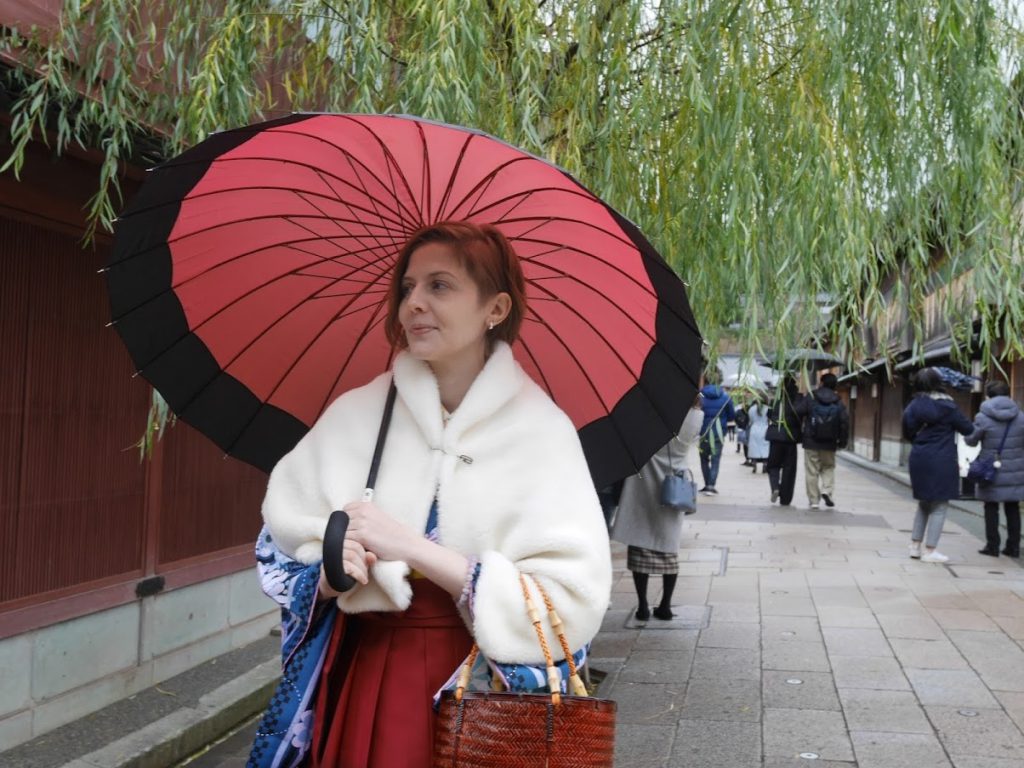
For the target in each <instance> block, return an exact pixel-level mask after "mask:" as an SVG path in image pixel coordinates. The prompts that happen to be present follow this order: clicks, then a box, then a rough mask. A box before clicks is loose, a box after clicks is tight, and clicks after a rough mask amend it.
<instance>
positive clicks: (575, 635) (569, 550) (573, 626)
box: [473, 419, 611, 664]
mask: <svg viewBox="0 0 1024 768" xmlns="http://www.w3.org/2000/svg"><path fill="white" fill-rule="evenodd" d="M564 426H565V428H564V429H561V430H556V431H554V432H555V433H554V434H553V435H551V436H550V437H551V438H553V439H550V440H549V439H548V437H549V436H545V440H544V442H545V443H546V444H547V445H548V446H549V447H550V448H551V450H549V451H546V452H545V453H544V454H543V455H538V456H537V457H536V459H535V460H534V461H535V463H536V464H537V465H539V466H537V467H534V468H531V472H530V478H531V480H530V481H529V482H530V483H531V486H530V491H529V493H528V494H526V496H525V500H526V501H525V504H524V507H523V508H522V509H521V510H520V515H518V516H517V518H516V520H514V521H503V522H501V523H498V524H504V525H507V530H506V532H505V534H504V535H503V536H502V537H501V540H500V543H499V545H498V546H496V547H494V548H493V549H491V550H489V551H485V552H482V553H480V554H479V563H480V574H479V578H478V579H477V582H476V588H475V590H474V592H475V593H474V598H473V604H474V611H473V614H474V615H473V635H474V637H475V638H476V641H477V643H478V645H479V646H480V650H481V651H482V652H483V653H484V655H486V656H487V657H488V658H490V659H492V660H493V661H496V662H503V663H517V664H537V663H542V662H543V654H542V653H541V650H540V645H539V642H538V639H537V635H536V633H535V631H534V628H533V625H532V624H531V623H530V620H529V618H528V616H527V612H526V605H525V601H524V598H523V592H522V587H521V584H520V580H519V574H520V573H525V574H529V575H531V576H533V578H534V579H536V580H537V582H539V583H540V584H542V586H543V587H544V589H545V590H546V591H547V592H548V594H549V595H550V597H551V600H552V602H553V603H554V606H555V608H556V610H557V612H558V614H559V616H560V617H561V619H562V621H563V623H564V625H565V632H566V637H567V639H568V642H569V646H570V648H581V647H583V646H584V645H586V644H587V643H588V642H589V641H590V640H591V639H592V638H593V637H594V635H596V634H597V631H598V629H599V628H600V626H601V620H602V618H603V616H604V613H605V611H606V610H607V608H608V599H609V596H610V593H611V557H610V552H609V544H608V534H607V531H606V529H605V525H604V517H603V515H602V513H601V507H600V503H599V502H598V499H597V494H596V492H595V490H594V486H593V481H592V480H591V477H590V472H589V470H588V468H587V464H586V461H585V460H584V457H583V451H582V448H581V447H580V444H579V438H578V437H577V436H576V432H575V430H574V429H573V428H572V425H571V423H570V422H569V421H568V419H565V425H564ZM537 442H538V444H539V443H540V442H541V441H540V440H538V441H537ZM529 581H530V580H527V582H528V588H529V589H530V591H531V592H532V593H533V601H534V604H535V605H536V606H538V608H539V609H540V610H541V613H542V614H543V615H544V616H546V614H547V612H546V611H545V610H544V608H543V606H544V603H543V600H542V598H541V597H540V595H539V594H537V592H536V590H535V588H534V587H533V585H532V584H530V583H529ZM543 623H544V625H545V627H546V631H547V635H548V638H547V639H548V645H549V647H550V648H551V651H552V653H553V654H554V656H555V658H556V659H561V658H562V656H563V654H562V652H561V646H560V645H559V643H558V641H557V639H556V638H555V636H554V634H553V633H552V632H551V631H550V627H547V626H546V625H547V621H546V620H545V621H544V622H543Z"/></svg>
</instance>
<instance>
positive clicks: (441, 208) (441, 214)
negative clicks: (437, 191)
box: [437, 133, 476, 221]
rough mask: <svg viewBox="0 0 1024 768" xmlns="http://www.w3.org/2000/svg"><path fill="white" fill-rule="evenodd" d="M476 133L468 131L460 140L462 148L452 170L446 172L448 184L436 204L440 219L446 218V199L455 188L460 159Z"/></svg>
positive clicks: (463, 156)
mask: <svg viewBox="0 0 1024 768" xmlns="http://www.w3.org/2000/svg"><path fill="white" fill-rule="evenodd" d="M475 135H476V134H473V133H470V134H468V135H467V136H466V140H465V141H464V142H462V148H461V149H460V150H459V156H458V158H456V160H455V165H454V166H453V167H452V172H451V173H450V174H448V184H447V185H446V186H445V189H444V196H443V197H442V198H441V202H440V203H439V204H438V206H437V218H438V219H439V220H441V221H445V220H447V218H448V217H447V215H446V214H445V209H446V208H447V207H448V200H449V198H450V197H451V194H452V190H454V189H455V177H456V176H457V175H458V173H459V169H460V168H461V167H462V161H463V160H464V159H465V157H466V152H467V151H469V143H470V142H471V141H472V140H473V137H474V136H475Z"/></svg>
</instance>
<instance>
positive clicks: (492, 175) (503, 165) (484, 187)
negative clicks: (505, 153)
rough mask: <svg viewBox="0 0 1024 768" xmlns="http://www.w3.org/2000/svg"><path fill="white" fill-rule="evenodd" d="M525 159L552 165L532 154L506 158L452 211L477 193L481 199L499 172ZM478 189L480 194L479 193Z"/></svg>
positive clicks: (547, 166) (481, 179) (546, 166)
mask: <svg viewBox="0 0 1024 768" xmlns="http://www.w3.org/2000/svg"><path fill="white" fill-rule="evenodd" d="M520 151H521V150H520ZM525 160H533V161H535V162H538V163H541V164H542V165H543V166H544V167H545V168H551V167H552V166H550V165H548V164H547V163H545V162H544V161H543V160H540V159H538V158H536V157H533V156H532V155H522V156H520V157H514V158H512V159H511V160H506V161H505V162H504V163H501V164H500V165H498V166H496V167H494V168H492V169H491V170H490V171H488V172H487V173H486V174H485V175H484V176H482V177H481V178H480V180H479V181H477V183H476V184H475V185H474V186H473V188H472V189H470V190H469V191H468V192H466V194H465V195H463V196H462V199H460V200H459V202H457V203H456V204H455V206H454V207H453V208H452V213H453V214H454V213H455V212H456V211H458V210H459V208H461V207H462V206H463V204H465V203H466V202H468V200H469V199H470V198H471V197H473V196H474V195H476V198H477V200H479V199H480V197H481V196H482V195H483V193H484V192H486V191H487V188H488V187H490V186H491V184H492V183H493V182H494V180H495V179H496V178H497V176H498V174H499V173H500V172H501V171H504V170H505V169H506V168H508V167H509V166H511V165H513V164H515V163H520V162H523V161H525ZM478 191H479V194H477V193H478Z"/></svg>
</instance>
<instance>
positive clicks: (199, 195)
mask: <svg viewBox="0 0 1024 768" xmlns="http://www.w3.org/2000/svg"><path fill="white" fill-rule="evenodd" d="M253 159H261V160H267V161H268V162H269V161H272V160H274V158H248V157H236V158H223V159H221V160H218V161H217V162H218V163H221V164H226V163H229V162H232V161H243V160H253ZM276 162H279V163H280V162H282V161H281V160H280V159H278V160H277V161H276ZM288 162H289V163H290V164H291V165H298V166H302V167H304V168H307V169H309V170H310V171H312V172H314V173H317V174H326V176H327V177H328V178H332V179H334V181H336V182H338V183H340V184H344V185H346V186H348V187H351V188H352V190H353V191H356V192H362V193H363V194H365V195H366V197H367V198H368V199H370V200H373V201H374V202H375V204H380V205H381V207H382V208H383V209H384V210H386V211H387V212H388V213H389V214H390V215H391V217H392V218H388V217H385V216H381V215H380V212H379V211H377V210H374V211H371V210H370V209H369V208H365V207H363V206H360V205H356V204H354V203H352V202H350V201H348V200H345V199H344V198H343V197H341V196H340V194H339V192H338V190H337V189H335V188H334V187H333V186H331V185H329V184H328V188H329V189H330V190H331V192H333V193H334V195H335V196H334V197H333V198H332V197H329V196H328V195H325V194H323V193H322V192H317V191H316V190H312V189H307V190H295V189H291V188H290V187H276V186H268V185H264V184H256V185H247V186H244V187H226V188H224V189H213V190H209V191H205V192H195V193H194V194H189V195H188V197H187V198H176V199H174V200H169V201H167V202H163V203H155V204H153V205H150V206H147V207H145V208H138V209H136V210H134V211H132V212H131V213H128V214H125V215H124V216H122V217H121V219H122V220H128V219H132V218H136V217H138V216H143V215H146V214H150V213H153V212H155V211H157V210H159V209H161V208H166V207H167V206H180V205H181V203H182V202H183V201H184V200H186V199H187V200H189V201H192V200H202V199H204V198H208V197H216V196H218V195H226V194H228V195H229V194H233V193H235V192H242V191H270V192H298V191H301V192H304V193H305V194H307V195H315V196H317V197H323V198H325V199H327V200H334V201H338V202H344V204H345V205H347V206H348V207H349V209H354V210H359V211H365V212H366V213H375V214H377V215H378V216H380V218H381V220H382V221H386V222H388V223H391V224H395V225H401V223H402V218H401V213H400V212H399V211H395V210H392V209H391V208H389V207H388V206H386V205H383V204H382V203H380V202H379V201H377V200H376V198H373V197H372V196H371V195H370V194H369V193H368V192H367V191H366V187H365V186H362V187H360V186H357V185H356V184H353V183H352V182H350V181H348V180H346V179H343V178H341V177H339V176H337V175H335V174H332V173H328V172H325V171H324V170H323V169H321V168H317V167H316V166H313V165H309V164H308V163H299V162H294V161H288ZM353 170H355V168H354V167H353ZM158 172H159V171H158ZM381 186H386V185H384V184H383V182H382V183H381Z"/></svg>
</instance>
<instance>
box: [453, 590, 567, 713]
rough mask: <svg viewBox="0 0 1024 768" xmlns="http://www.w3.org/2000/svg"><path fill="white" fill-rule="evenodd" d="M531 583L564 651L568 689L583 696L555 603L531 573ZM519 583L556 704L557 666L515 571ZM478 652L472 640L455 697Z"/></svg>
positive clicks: (466, 680)
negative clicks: (538, 593)
mask: <svg viewBox="0 0 1024 768" xmlns="http://www.w3.org/2000/svg"><path fill="white" fill-rule="evenodd" d="M531 579H532V581H533V584H534V586H535V587H537V591H538V592H540V596H541V598H543V600H544V606H545V607H546V608H547V609H548V621H549V622H550V623H551V629H552V630H553V631H554V633H555V634H556V635H557V636H558V642H559V644H560V645H561V646H562V652H563V653H564V654H565V663H566V664H567V665H568V666H569V690H570V691H571V692H572V695H574V696H586V695H587V688H586V686H585V685H583V681H582V680H580V676H579V673H578V672H577V670H576V662H575V660H574V659H573V657H572V650H571V649H570V648H569V641H568V640H566V638H565V625H564V624H563V623H562V619H561V618H560V617H559V615H558V613H557V612H556V611H555V606H554V604H553V603H552V602H551V598H550V597H549V596H548V593H547V590H545V589H544V587H542V586H541V585H540V582H538V581H537V580H536V579H533V578H532V577H531ZM519 586H520V587H522V590H523V600H525V601H526V613H527V615H528V616H529V617H530V623H531V624H533V630H534V632H536V633H537V640H538V641H539V642H540V648H541V651H542V652H543V653H544V662H545V664H546V665H547V673H548V690H549V691H550V692H551V703H552V704H554V705H555V706H557V705H558V704H560V703H561V701H562V694H561V688H562V687H561V685H560V684H559V681H558V670H557V669H556V668H555V662H554V660H553V659H552V657H551V649H550V648H549V647H548V641H547V638H546V637H545V636H544V628H543V627H542V626H541V621H540V612H539V611H538V610H537V606H536V605H534V602H533V598H532V597H531V595H530V589H529V587H528V586H527V584H526V576H524V575H523V574H521V573H520V574H519ZM479 653H480V646H478V645H477V644H476V643H473V648H472V650H470V652H469V657H468V658H467V659H466V663H465V664H464V665H463V666H462V672H461V673H460V674H459V681H458V683H457V684H456V687H455V700H456V701H462V694H463V693H464V692H465V690H466V688H467V687H468V686H469V678H470V675H471V674H472V671H473V663H474V662H475V661H476V657H477V656H478V655H479Z"/></svg>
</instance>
